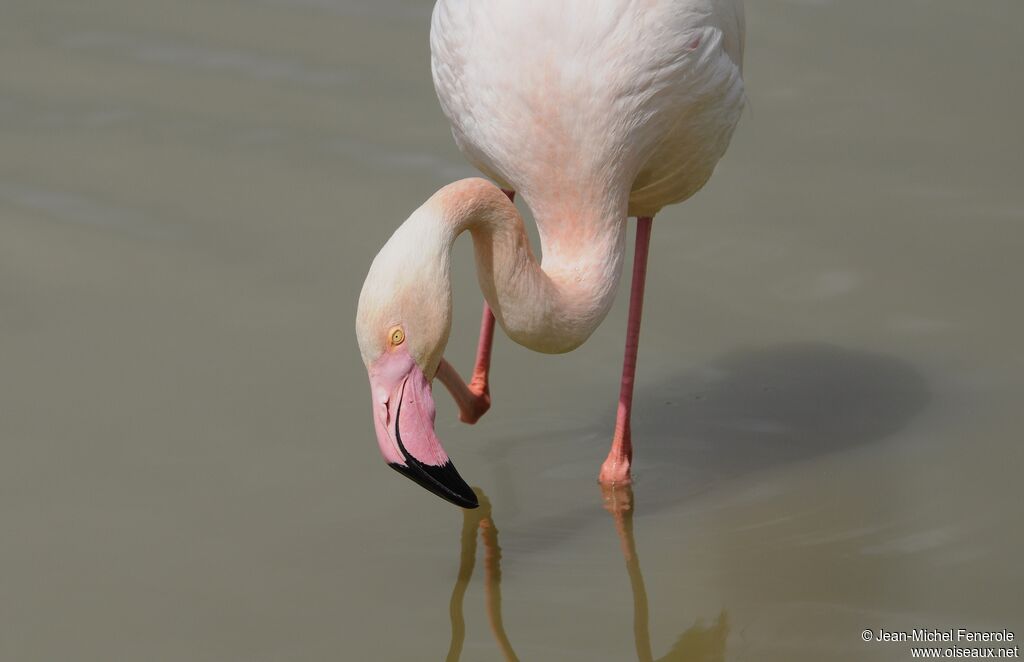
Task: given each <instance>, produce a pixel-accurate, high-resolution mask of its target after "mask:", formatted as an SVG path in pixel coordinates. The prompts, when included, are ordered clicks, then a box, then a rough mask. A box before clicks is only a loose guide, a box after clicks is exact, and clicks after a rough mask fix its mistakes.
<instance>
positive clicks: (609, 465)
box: [597, 435, 633, 488]
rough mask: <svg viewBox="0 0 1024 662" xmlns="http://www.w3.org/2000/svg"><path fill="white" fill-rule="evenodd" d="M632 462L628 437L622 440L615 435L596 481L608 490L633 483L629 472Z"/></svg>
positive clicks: (631, 450) (631, 451)
mask: <svg viewBox="0 0 1024 662" xmlns="http://www.w3.org/2000/svg"><path fill="white" fill-rule="evenodd" d="M632 462H633V449H632V444H630V443H629V440H628V437H626V438H625V440H623V439H621V438H620V437H619V436H618V435H616V437H615V441H613V442H612V449H611V451H609V452H608V457H606V458H605V460H604V463H603V464H602V465H601V473H599V474H598V476H597V481H598V482H599V483H601V485H603V486H605V487H609V488H611V487H618V486H625V485H629V484H630V483H632V482H633V476H632V473H631V472H630V468H631V465H632Z"/></svg>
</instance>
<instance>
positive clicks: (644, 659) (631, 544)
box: [601, 485, 729, 662]
mask: <svg viewBox="0 0 1024 662" xmlns="http://www.w3.org/2000/svg"><path fill="white" fill-rule="evenodd" d="M601 495H602V497H603V500H604V508H605V510H607V511H608V512H609V513H611V515H612V519H614V520H615V529H616V531H617V532H618V534H619V542H620V543H621V544H622V556H623V558H625V561H626V572H627V573H629V585H630V588H631V589H632V591H633V640H634V642H635V644H636V657H637V659H638V660H639V661H640V662H723V661H724V660H725V642H726V639H727V638H728V636H729V619H728V616H727V614H726V612H725V610H723V611H722V613H721V614H719V615H718V620H717V621H716V622H715V623H714V625H711V626H710V627H704V626H702V625H701V624H700V623H697V624H695V625H694V626H693V627H691V628H690V629H689V630H687V631H686V632H684V633H683V634H681V635H680V636H679V639H677V640H676V643H675V645H674V646H673V647H672V649H671V650H670V651H669V652H668V653H667V654H665V655H664V656H663V657H660V658H658V659H657V660H654V656H653V654H652V653H651V633H650V625H649V618H648V612H647V588H646V587H645V586H644V576H643V574H642V573H641V572H640V559H639V558H638V557H637V554H636V539H635V538H634V537H633V489H632V487H630V486H629V485H618V486H613V485H602V486H601Z"/></svg>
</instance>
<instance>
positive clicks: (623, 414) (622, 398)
mask: <svg viewBox="0 0 1024 662" xmlns="http://www.w3.org/2000/svg"><path fill="white" fill-rule="evenodd" d="M653 221H654V219H653V218H650V217H642V218H638V219H636V253H635V254H634V256H633V284H632V288H631V289H630V292H629V322H628V324H627V327H626V356H625V359H624V360H623V362H622V385H621V387H620V389H619V409H618V413H617V415H616V417H615V436H614V437H613V438H612V448H611V450H610V451H608V457H607V458H606V459H605V461H604V464H602V465H601V473H600V474H599V477H598V480H599V481H600V482H601V483H604V484H606V485H626V484H629V482H630V474H629V467H630V464H631V462H632V461H633V440H632V438H631V436H630V431H629V421H630V415H631V413H632V409H633V381H634V378H635V376H636V354H637V350H638V349H639V347H640V318H641V317H642V316H643V310H644V281H645V280H646V277H647V252H648V249H649V248H650V246H651V225H652V223H653Z"/></svg>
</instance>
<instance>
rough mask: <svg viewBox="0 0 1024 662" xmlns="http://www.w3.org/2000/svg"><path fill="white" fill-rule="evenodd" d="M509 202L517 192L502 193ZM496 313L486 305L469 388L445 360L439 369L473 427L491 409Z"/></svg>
mask: <svg viewBox="0 0 1024 662" xmlns="http://www.w3.org/2000/svg"><path fill="white" fill-rule="evenodd" d="M501 190H502V192H504V193H505V195H507V196H508V199H509V200H515V197H516V192H515V191H510V190H508V189H501ZM494 321H495V320H494V313H493V312H491V307H490V306H489V305H487V302H486V301H484V312H483V315H482V317H481V319H480V341H479V342H478V343H477V346H476V364H475V365H474V366H473V376H472V377H471V378H470V380H469V384H467V383H466V382H465V381H463V379H462V376H461V375H459V373H458V371H457V370H456V369H455V368H454V366H452V364H450V363H448V361H446V360H444V359H441V364H440V365H439V366H438V368H437V378H438V379H440V380H441V383H442V384H444V385H445V388H447V389H448V392H449V393H451V394H452V398H453V399H454V400H455V404H457V405H458V406H459V420H460V421H462V422H463V423H469V424H470V425H472V424H473V423H476V422H477V421H478V420H480V417H481V416H483V415H484V414H486V413H487V410H488V409H490V408H491V387H490V383H489V377H490V372H491V347H492V346H493V345H494Z"/></svg>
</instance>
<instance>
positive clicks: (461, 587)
mask: <svg viewBox="0 0 1024 662" xmlns="http://www.w3.org/2000/svg"><path fill="white" fill-rule="evenodd" d="M473 491H474V492H475V493H476V497H477V500H478V501H479V502H480V507H479V508H475V509H473V510H463V511H462V517H463V519H462V538H461V542H462V545H461V547H462V554H461V556H460V561H459V574H458V577H457V579H456V580H455V587H454V588H453V589H452V598H451V601H450V603H449V614H450V616H451V622H452V640H451V644H450V645H449V646H448V657H447V658H446V659H447V661H448V662H458V660H459V658H460V657H461V655H462V644H463V643H464V642H465V640H466V620H465V617H464V616H463V607H462V605H463V599H464V598H465V595H466V589H467V588H468V587H469V580H470V578H471V577H472V576H473V566H474V565H475V563H476V547H477V545H476V534H477V531H478V530H479V531H480V539H481V540H482V541H483V543H484V592H485V594H486V596H487V617H488V619H489V620H490V622H491V632H492V633H493V634H494V639H495V641H496V642H497V643H498V648H500V649H501V652H502V655H504V657H505V660H506V661H507V662H519V658H518V657H516V654H515V651H513V650H512V644H511V643H510V642H509V640H508V635H507V634H506V633H505V625H504V623H503V621H502V618H501V547H499V546H498V528H497V527H496V526H494V520H493V519H492V518H491V500H490V499H488V498H487V495H486V494H484V493H483V490H481V489H480V488H478V487H474V488H473Z"/></svg>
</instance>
